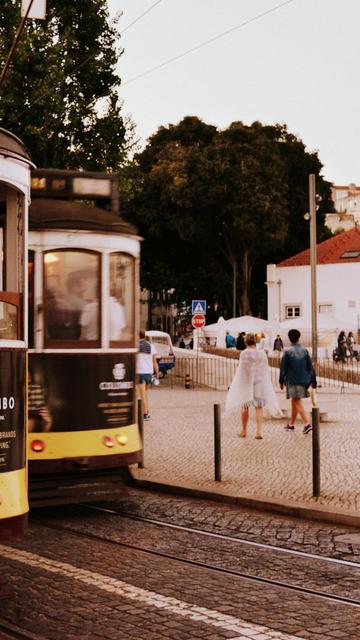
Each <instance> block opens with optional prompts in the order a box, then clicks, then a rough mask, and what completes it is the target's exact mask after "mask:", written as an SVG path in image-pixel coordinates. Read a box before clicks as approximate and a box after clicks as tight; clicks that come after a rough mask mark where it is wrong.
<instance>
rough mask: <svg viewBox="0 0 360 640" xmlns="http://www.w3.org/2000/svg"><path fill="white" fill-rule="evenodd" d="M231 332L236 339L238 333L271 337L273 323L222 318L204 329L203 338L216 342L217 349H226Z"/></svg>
mask: <svg viewBox="0 0 360 640" xmlns="http://www.w3.org/2000/svg"><path fill="white" fill-rule="evenodd" d="M227 331H228V332H229V333H230V334H231V335H232V336H234V338H235V339H236V338H237V335H238V333H241V332H242V331H245V333H264V334H265V336H270V334H271V332H272V323H271V322H269V321H268V320H264V319H263V318H254V317H253V316H240V317H239V318H230V319H229V320H224V318H222V317H220V318H219V319H218V321H217V322H215V323H214V324H208V325H206V326H205V327H204V328H203V329H202V333H201V335H202V337H204V338H210V339H212V341H214V342H215V340H216V346H217V347H225V336H226V332H227Z"/></svg>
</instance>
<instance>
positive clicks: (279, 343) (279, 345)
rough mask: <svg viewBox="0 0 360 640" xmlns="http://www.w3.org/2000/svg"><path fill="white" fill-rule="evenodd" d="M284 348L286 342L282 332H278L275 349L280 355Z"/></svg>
mask: <svg viewBox="0 0 360 640" xmlns="http://www.w3.org/2000/svg"><path fill="white" fill-rule="evenodd" d="M283 348H284V343H283V341H282V339H281V336H280V334H279V333H278V334H277V336H276V338H275V340H274V347H273V350H274V351H277V352H278V355H279V354H280V353H281V352H282V350H283Z"/></svg>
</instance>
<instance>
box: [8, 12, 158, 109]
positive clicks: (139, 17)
mask: <svg viewBox="0 0 360 640" xmlns="http://www.w3.org/2000/svg"><path fill="white" fill-rule="evenodd" d="M32 2H33V0H31V2H30V7H31V4H32ZM160 2H162V0H157V1H156V2H154V4H152V5H151V7H149V8H148V9H146V11H144V12H143V13H142V14H140V15H139V16H138V17H137V18H135V20H133V21H132V22H130V24H128V25H127V26H126V27H125V29H122V31H121V34H123V33H124V32H125V31H127V30H128V29H130V27H132V26H133V25H134V24H135V23H136V22H139V20H141V18H143V17H144V16H145V15H146V14H148V13H149V12H150V11H152V9H154V8H155V7H156V6H157V5H158V4H160ZM28 11H29V9H28ZM96 55H97V54H93V53H92V54H91V55H89V56H88V57H87V58H85V60H83V61H82V62H80V63H79V64H78V65H77V66H76V67H74V68H73V69H72V71H70V73H68V74H67V77H71V76H72V75H74V73H76V72H77V71H79V70H80V69H81V68H82V67H83V66H84V65H86V64H87V63H88V62H89V61H90V60H91V59H92V58H94V57H95V56H96ZM61 84H62V82H61V83H58V84H57V85H55V87H53V88H52V89H51V91H53V90H54V89H57V88H58V87H60V86H61ZM47 93H49V90H48V91H46V92H43V93H41V92H40V93H39V96H38V98H37V99H35V100H33V101H32V102H31V105H29V106H28V107H26V109H24V110H23V111H22V112H21V113H20V115H19V118H21V117H22V116H23V115H24V113H26V112H27V111H28V110H29V109H30V108H31V107H33V106H34V105H35V104H37V103H38V102H40V101H41V100H42V99H43V98H44V97H45V96H46V95H47Z"/></svg>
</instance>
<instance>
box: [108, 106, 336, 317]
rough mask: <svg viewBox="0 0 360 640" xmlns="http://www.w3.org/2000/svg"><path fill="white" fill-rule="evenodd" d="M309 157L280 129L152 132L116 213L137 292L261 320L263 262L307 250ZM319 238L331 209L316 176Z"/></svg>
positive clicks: (195, 127)
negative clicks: (135, 249) (129, 244)
mask: <svg viewBox="0 0 360 640" xmlns="http://www.w3.org/2000/svg"><path fill="white" fill-rule="evenodd" d="M320 171H321V163H320V161H319V159H318V157H317V154H315V153H313V154H309V153H308V152H306V150H305V146H304V144H303V143H302V141H301V140H299V139H298V138H296V137H295V136H293V135H292V134H289V133H288V131H287V129H286V127H285V126H284V125H276V126H272V127H267V126H263V125H261V124H260V123H258V122H255V123H254V124H253V125H251V126H246V125H244V124H243V123H241V122H234V123H232V124H231V125H230V126H229V127H228V128H227V129H226V130H224V131H219V130H217V129H216V128H215V127H213V126H211V125H207V124H205V123H203V122H202V121H201V120H199V119H198V118H196V117H187V118H184V119H183V120H182V121H181V122H180V123H179V124H178V125H169V126H168V127H161V128H160V129H159V130H158V132H157V133H156V134H155V135H153V136H152V138H150V140H149V143H148V145H147V147H146V148H145V149H144V151H143V152H142V153H140V154H138V155H137V156H136V157H135V159H134V162H133V163H132V164H131V165H130V166H129V167H127V169H126V171H124V172H123V173H122V176H121V179H122V184H123V188H122V194H123V198H122V203H123V213H125V214H126V215H127V216H128V217H129V218H130V219H131V220H132V221H133V222H135V224H136V225H137V226H138V227H139V229H140V231H141V233H142V234H143V236H144V238H145V242H144V244H143V252H142V258H143V269H142V285H143V286H146V287H147V288H149V289H151V290H153V291H159V290H162V289H170V288H172V289H174V290H175V293H174V295H175V298H176V299H177V300H178V301H184V300H191V299H192V298H196V297H202V298H204V297H206V299H207V300H208V301H209V302H213V303H214V304H216V305H217V306H218V309H219V312H220V313H222V314H223V315H225V316H226V315H228V316H229V315H232V291H233V285H234V280H236V294H237V296H236V297H237V301H238V306H237V309H236V313H249V312H250V311H251V309H253V310H254V311H255V312H258V311H260V310H261V311H263V312H264V305H263V301H264V281H265V267H266V263H267V262H274V261H277V260H278V259H281V258H282V257H285V256H286V255H291V254H292V253H295V252H297V251H300V250H302V249H303V248H305V247H306V246H308V238H309V229H308V225H307V224H306V222H305V221H304V218H303V216H304V213H305V212H306V211H307V210H308V174H309V173H316V174H317V175H319V174H320ZM318 193H320V194H321V196H322V200H321V203H320V208H319V216H318V217H319V230H321V229H322V228H323V226H324V225H323V217H321V216H322V211H321V210H320V209H322V210H323V211H327V212H328V211H331V210H332V203H331V199H330V185H329V184H328V183H326V182H325V181H323V180H322V178H321V177H319V178H318Z"/></svg>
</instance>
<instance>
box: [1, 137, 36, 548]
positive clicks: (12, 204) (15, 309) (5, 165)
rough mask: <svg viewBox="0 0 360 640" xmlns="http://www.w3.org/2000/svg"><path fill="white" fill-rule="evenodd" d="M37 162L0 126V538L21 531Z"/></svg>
mask: <svg viewBox="0 0 360 640" xmlns="http://www.w3.org/2000/svg"><path fill="white" fill-rule="evenodd" d="M31 166H32V163H31V161H30V159H29V156H28V154H27V152H26V150H25V148H24V146H23V144H22V142H21V141H20V140H19V139H18V138H17V137H16V136H14V135H12V134H11V133H9V132H8V131H6V130H5V129H0V255H1V269H0V539H6V538H8V537H11V536H17V535H21V534H22V533H23V532H24V530H25V527H26V521H27V512H28V496H27V468H26V350H27V323H26V317H27V220H28V206H29V200H30V168H31Z"/></svg>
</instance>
